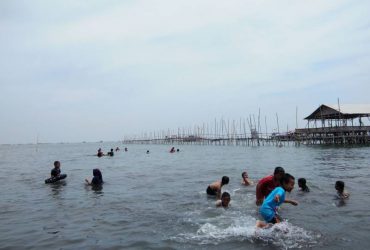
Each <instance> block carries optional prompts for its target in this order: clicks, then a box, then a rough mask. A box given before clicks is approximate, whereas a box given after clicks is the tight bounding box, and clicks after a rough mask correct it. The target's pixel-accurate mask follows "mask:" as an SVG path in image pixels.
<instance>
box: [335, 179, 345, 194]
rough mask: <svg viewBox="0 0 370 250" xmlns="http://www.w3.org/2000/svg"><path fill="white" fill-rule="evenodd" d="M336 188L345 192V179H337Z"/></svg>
mask: <svg viewBox="0 0 370 250" xmlns="http://www.w3.org/2000/svg"><path fill="white" fill-rule="evenodd" d="M335 189H336V190H337V191H338V192H343V191H344V182H343V181H337V182H335Z"/></svg>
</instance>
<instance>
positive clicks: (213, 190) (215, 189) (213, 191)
mask: <svg viewBox="0 0 370 250" xmlns="http://www.w3.org/2000/svg"><path fill="white" fill-rule="evenodd" d="M227 184H229V177H227V176H223V177H222V179H221V181H215V182H213V183H212V184H211V185H209V186H208V187H207V194H208V195H211V196H216V198H217V199H218V200H219V199H220V198H221V188H222V186H224V185H227Z"/></svg>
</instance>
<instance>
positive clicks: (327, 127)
mask: <svg viewBox="0 0 370 250" xmlns="http://www.w3.org/2000/svg"><path fill="white" fill-rule="evenodd" d="M369 117H370V105H369V104H365V105H354V104H348V105H339V101H338V105H324V104H322V105H320V106H319V107H318V108H317V109H316V110H315V111H314V112H313V113H312V114H310V115H309V116H307V117H306V118H305V120H307V126H306V128H304V129H296V130H295V136H294V137H295V141H296V143H298V144H299V143H303V144H329V145H330V144H370V126H369V125H366V123H367V124H368V123H369V121H370V119H369Z"/></svg>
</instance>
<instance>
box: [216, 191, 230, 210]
mask: <svg viewBox="0 0 370 250" xmlns="http://www.w3.org/2000/svg"><path fill="white" fill-rule="evenodd" d="M230 200H231V197H230V194H229V193H228V192H223V193H222V195H221V200H218V201H216V207H223V208H227V207H229V203H230Z"/></svg>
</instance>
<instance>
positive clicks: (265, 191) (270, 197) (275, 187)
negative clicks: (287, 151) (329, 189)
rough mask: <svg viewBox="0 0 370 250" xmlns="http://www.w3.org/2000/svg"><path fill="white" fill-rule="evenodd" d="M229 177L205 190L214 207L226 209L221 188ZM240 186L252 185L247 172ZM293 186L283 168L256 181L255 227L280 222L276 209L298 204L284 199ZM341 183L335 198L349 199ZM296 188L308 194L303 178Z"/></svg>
mask: <svg viewBox="0 0 370 250" xmlns="http://www.w3.org/2000/svg"><path fill="white" fill-rule="evenodd" d="M229 181H230V179H229V177H228V176H223V177H222V178H221V180H219V181H215V182H213V183H212V184H210V185H209V186H208V187H207V189H206V192H207V195H209V196H215V197H216V206H217V207H224V208H227V207H228V206H229V204H230V201H231V196H230V194H229V193H228V192H222V191H221V190H222V187H223V186H225V185H227V184H229ZM241 184H242V185H244V186H250V185H254V183H253V181H251V180H250V179H249V177H248V173H247V172H243V173H242V181H241ZM294 184H295V178H294V176H292V175H290V174H289V173H285V170H284V168H282V167H276V168H275V170H274V173H273V175H269V176H266V177H264V178H262V179H261V180H259V181H258V183H257V184H256V205H257V206H258V207H259V209H258V210H259V214H260V215H261V217H262V218H263V221H261V220H258V221H257V224H256V226H257V227H259V228H266V227H269V226H271V225H272V224H276V223H279V222H281V221H282V219H281V217H280V216H279V214H278V213H277V208H278V207H279V206H280V205H281V204H283V203H289V204H291V205H294V206H297V205H298V202H297V201H295V200H290V199H286V197H285V194H286V192H288V193H290V192H291V191H292V190H293V188H294ZM344 186H345V185H344V182H343V181H337V182H336V183H335V189H336V190H337V196H338V198H340V199H347V198H349V193H348V192H347V191H346V190H345V188H344ZM298 187H299V190H300V191H301V192H310V189H309V188H308V186H307V183H306V179H305V178H299V179H298Z"/></svg>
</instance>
